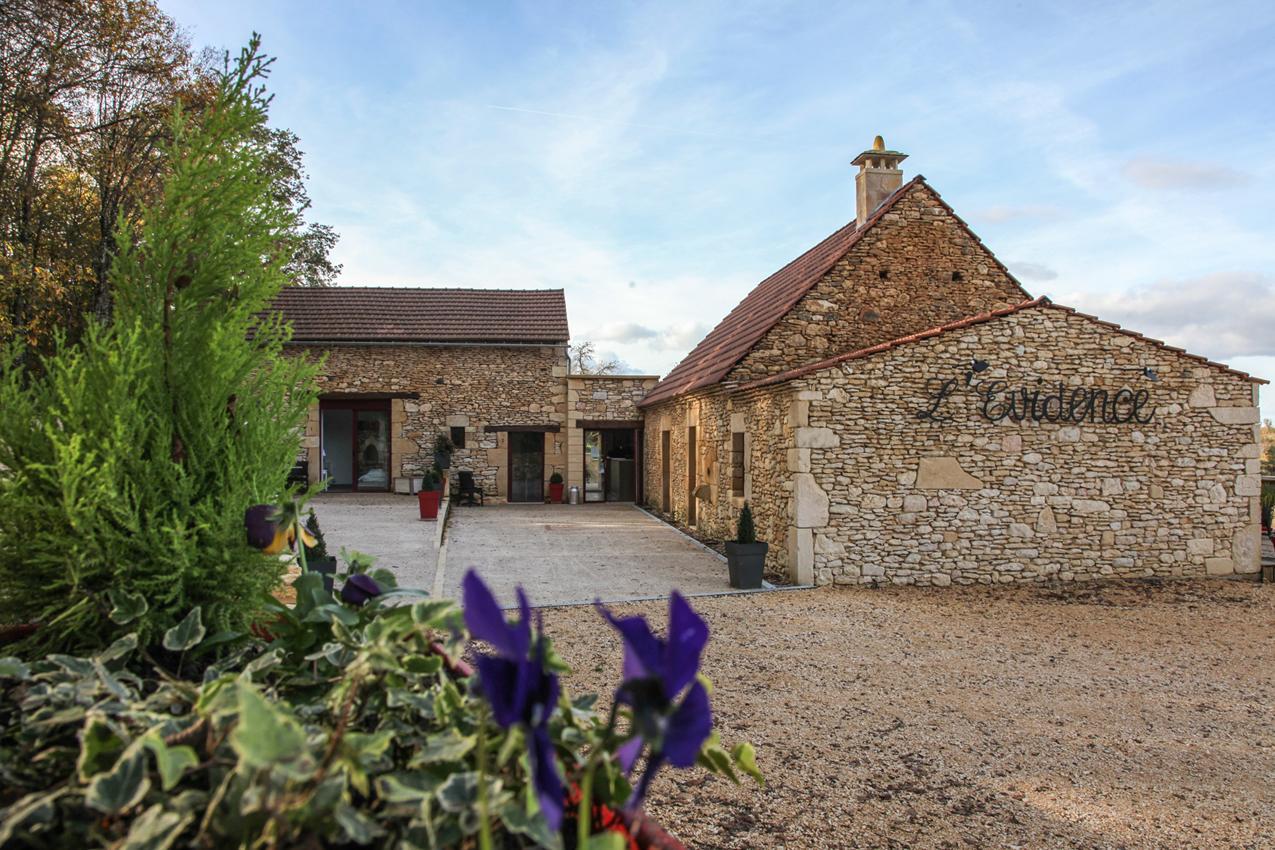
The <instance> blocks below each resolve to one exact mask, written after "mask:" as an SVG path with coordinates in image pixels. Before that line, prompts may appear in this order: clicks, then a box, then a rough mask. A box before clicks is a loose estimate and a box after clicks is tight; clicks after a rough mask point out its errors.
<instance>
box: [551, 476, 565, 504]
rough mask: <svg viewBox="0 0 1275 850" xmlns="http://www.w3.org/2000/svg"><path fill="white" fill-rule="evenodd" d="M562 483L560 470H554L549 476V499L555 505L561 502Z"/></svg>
mask: <svg viewBox="0 0 1275 850" xmlns="http://www.w3.org/2000/svg"><path fill="white" fill-rule="evenodd" d="M562 484H563V479H562V473H561V472H555V473H554V474H553V475H550V476H549V501H551V502H553V503H554V504H555V505H560V504H562V489H563V487H562Z"/></svg>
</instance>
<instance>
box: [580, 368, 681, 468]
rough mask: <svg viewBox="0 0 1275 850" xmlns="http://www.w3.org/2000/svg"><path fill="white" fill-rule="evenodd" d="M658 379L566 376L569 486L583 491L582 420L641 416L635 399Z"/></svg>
mask: <svg viewBox="0 0 1275 850" xmlns="http://www.w3.org/2000/svg"><path fill="white" fill-rule="evenodd" d="M658 382H659V377H657V376H655V375H571V376H570V377H568V378H567V430H566V446H567V449H566V451H567V458H566V469H565V470H561V471H562V472H563V473H564V475H565V477H566V483H567V486H568V487H571V486H572V485H575V486H577V487H579V488H580V492H581V493H583V492H584V431H583V430H582V429H581V428H580V423H581V422H585V421H599V420H601V421H607V422H634V421H639V420H641V419H642V411H641V410H639V409H638V406H637V403H638V402H639V401H641V400H642V398H643V397H644V396H645V395H646V394H647V393H648V392H650V390H651V387H653V386H655V385H656V383H658Z"/></svg>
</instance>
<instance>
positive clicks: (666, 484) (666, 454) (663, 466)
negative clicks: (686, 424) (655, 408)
mask: <svg viewBox="0 0 1275 850" xmlns="http://www.w3.org/2000/svg"><path fill="white" fill-rule="evenodd" d="M671 438H672V433H671V432H669V431H661V432H660V490H661V492H660V510H662V511H664V513H668V512H669V511H670V510H672V505H671V504H670V503H671V502H672V501H673V499H672V498H671V497H672V484H673V481H672V480H671V479H672V476H671V474H670V473H671V470H670V469H669V467H671V466H672V465H673V464H672V460H673V457H672V455H673V449H672V445H671V444H672V439H671Z"/></svg>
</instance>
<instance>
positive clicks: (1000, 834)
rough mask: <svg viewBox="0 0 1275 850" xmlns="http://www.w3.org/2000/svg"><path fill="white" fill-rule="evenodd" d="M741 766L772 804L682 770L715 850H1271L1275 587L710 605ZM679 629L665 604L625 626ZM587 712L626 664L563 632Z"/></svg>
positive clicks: (718, 702) (669, 796)
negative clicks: (744, 762) (750, 754)
mask: <svg viewBox="0 0 1275 850" xmlns="http://www.w3.org/2000/svg"><path fill="white" fill-rule="evenodd" d="M694 604H695V606H696V608H697V609H698V610H699V611H700V612H701V613H702V614H703V615H704V616H705V617H706V618H707V620H708V621H709V624H710V627H711V629H712V631H713V639H712V640H711V641H710V643H709V646H708V649H707V652H706V658H705V670H706V672H707V673H708V675H709V676H710V677H711V678H712V680H713V682H714V685H715V690H714V696H713V699H714V710H715V712H716V714H717V718H718V724H719V728H720V729H721V732H722V736H723V739H724V741H725V742H726V743H727V745H730V744H731V743H734V742H736V741H739V740H744V739H747V740H751V741H753V742H754V743H755V744H756V745H757V748H758V755H759V762H760V765H761V768H762V770H763V771H764V772H765V773H766V776H767V780H768V786H767V787H766V788H765V789H764V790H763V789H758V788H756V787H755V786H752V785H745V786H743V787H741V788H735V787H732V786H731V785H729V783H727V782H725V781H723V780H719V779H716V778H711V777H708V776H707V775H706V774H703V773H702V772H700V771H699V770H693V771H686V772H674V771H667V772H664V773H663V774H661V778H660V779H659V780H658V781H657V782H656V783H655V785H654V787H653V790H652V795H651V799H650V801H649V805H648V811H649V812H650V813H651V814H652V815H654V816H655V817H657V818H659V819H660V820H661V821H662V822H663V823H664V824H665V825H666V826H667V827H668V828H669V829H670V830H671V831H673V832H674V833H675V834H677V835H678V836H679V837H680V838H682V839H683V840H684V841H685V842H686V843H687V844H688V845H689V846H691V847H695V848H760V847H785V848H843V847H846V848H850V847H891V848H922V847H934V848H965V847H971V848H972V847H979V848H983V847H1004V848H1046V847H1049V848H1053V847H1082V848H1124V847H1129V848H1133V847H1138V848H1156V847H1192V848H1194V847H1245V848H1258V847H1272V846H1275V818H1273V817H1272V815H1273V814H1275V704H1273V703H1275V672H1273V662H1275V588H1272V587H1271V586H1270V585H1255V584H1241V583H1231V582H1221V581H1214V582H1173V583H1157V584H1148V583H1138V582H1132V583H1104V584H1101V585H1080V586H1069V587H1061V588H1050V587H1023V588H1008V589H1006V588H960V589H957V588H948V589H943V590H934V591H924V590H919V589H915V588H908V589H883V590H868V589H862V590H858V589H856V590H840V589H837V590H834V589H821V590H816V591H794V592H788V593H771V594H761V595H754V596H740V597H728V598H713V599H699V600H695V601H694ZM615 607H616V609H617V610H620V611H625V612H630V613H632V612H642V613H645V614H647V615H649V616H651V617H652V618H653V621H654V622H655V623H658V624H660V625H662V624H663V622H664V619H665V616H666V610H667V609H666V603H663V602H643V603H633V604H628V605H618V606H615ZM545 622H546V628H547V629H548V630H549V632H550V633H551V635H552V636H553V637H554V638H555V639H556V641H557V643H556V646H557V648H558V650H559V652H560V653H562V654H563V655H564V656H565V657H566V658H567V660H568V661H569V662H570V663H571V664H572V666H573V669H574V671H575V672H574V673H573V674H572V675H571V677H570V678H569V679H568V680H567V686H568V688H569V689H571V690H573V691H577V692H578V691H581V690H584V689H604V688H607V687H609V686H611V685H612V684H613V683H614V682H615V678H616V676H617V675H618V673H619V669H620V650H619V645H618V642H617V641H616V640H615V639H613V637H612V636H611V635H610V634H608V631H609V629H608V627H607V626H606V625H605V624H604V623H602V621H601V620H600V619H599V617H598V615H597V614H596V613H595V612H594V611H592V610H591V609H589V608H562V609H556V610H551V611H546V612H545Z"/></svg>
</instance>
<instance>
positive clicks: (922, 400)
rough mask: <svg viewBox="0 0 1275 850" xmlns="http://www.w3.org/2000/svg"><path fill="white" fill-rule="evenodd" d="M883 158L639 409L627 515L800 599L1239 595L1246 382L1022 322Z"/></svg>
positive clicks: (1082, 324) (997, 282)
mask: <svg viewBox="0 0 1275 850" xmlns="http://www.w3.org/2000/svg"><path fill="white" fill-rule="evenodd" d="M878 142H879V140H878ZM903 158H904V155H903V154H900V153H898V152H895V151H888V150H885V149H884V145H883V144H878V145H876V146H874V149H873V150H870V151H865V152H864V153H863V154H861V155H860V157H859V158H858V159H856V161H855V163H856V164H857V165H858V166H859V167H860V171H859V175H858V178H857V187H858V210H857V216H856V220H855V221H854V222H851V223H850V224H848V225H846V227H844V228H842V229H841V230H838V231H837V232H836V233H834V234H832V235H831V236H830V237H828V238H827V239H825V240H824V241H823V242H821V243H820V244H819V245H816V246H815V247H814V248H812V249H811V250H810V251H808V252H807V253H806V254H804V255H802V256H801V257H799V258H797V259H796V260H794V261H793V262H792V263H790V264H789V265H788V266H786V267H785V268H783V269H781V270H780V271H779V272H777V273H776V274H775V275H772V276H771V277H770V278H767V279H766V280H765V281H763V282H762V283H761V284H759V285H758V286H757V287H756V289H754V290H753V292H752V293H751V294H749V295H748V296H747V297H746V298H745V299H744V300H743V301H742V302H741V303H740V305H739V306H738V307H736V308H735V310H734V311H732V312H731V313H730V315H728V316H727V317H726V318H725V319H724V320H723V321H722V322H721V323H720V324H719V325H718V326H717V327H716V328H715V329H714V330H713V331H711V332H710V333H709V335H708V336H707V337H705V339H704V340H703V342H701V343H700V345H699V346H697V347H696V348H695V349H694V350H692V352H691V353H690V354H689V355H688V356H687V357H686V359H685V360H683V361H682V363H680V364H678V366H677V367H675V368H674V369H673V370H672V371H671V372H670V373H669V375H668V376H666V377H665V378H664V380H663V381H661V382H660V384H658V385H657V386H656V387H655V389H654V390H653V391H652V392H651V393H649V394H648V395H647V396H646V397H645V398H644V400H643V401H642V405H641V406H642V410H643V414H644V416H645V433H646V480H647V481H648V482H649V485H648V487H647V502H648V503H649V504H650V505H651V506H652V507H654V508H655V509H657V510H661V511H663V512H665V513H667V514H669V515H671V516H673V517H674V518H676V519H677V520H679V521H681V522H684V523H687V524H688V525H691V526H693V527H695V528H697V529H699V530H701V531H702V532H703V533H705V534H707V535H710V536H713V537H718V538H725V539H730V538H731V537H732V536H733V534H734V525H735V523H736V522H737V520H738V516H739V512H740V510H741V508H742V506H743V504H744V503H745V501H747V502H748V503H749V504H750V506H751V508H752V510H753V513H754V520H755V523H756V526H757V533H758V538H759V539H762V540H765V541H767V542H769V543H770V544H771V547H770V552H769V555H768V566H769V568H770V569H771V570H772V571H773V572H776V573H780V574H784V575H787V576H788V577H789V578H790V579H792V580H794V581H797V582H800V583H817V584H828V583H837V584H857V583H881V582H892V583H899V584H913V583H915V584H932V585H948V584H953V583H961V584H970V583H1004V582H1014V581H1038V580H1045V579H1062V580H1070V579H1085V578H1094V577H1100V576H1152V575H1157V576H1188V575H1199V576H1203V575H1231V574H1251V573H1256V572H1257V571H1258V569H1259V551H1260V550H1259V542H1260V541H1259V511H1260V508H1259V502H1258V494H1259V491H1260V478H1259V476H1258V473H1259V466H1260V461H1259V460H1258V455H1259V453H1260V447H1259V445H1258V431H1257V429H1258V407H1257V392H1258V384H1260V383H1262V382H1261V381H1259V380H1257V379H1254V378H1252V377H1250V376H1248V375H1245V374H1243V373H1241V372H1237V371H1235V370H1231V369H1228V368H1227V367H1225V366H1223V365H1222V364H1217V363H1212V362H1209V361H1207V360H1204V359H1202V358H1199V357H1194V356H1192V355H1189V354H1187V353H1185V352H1182V351H1181V350H1179V349H1175V348H1172V347H1170V346H1166V345H1164V344H1163V343H1160V342H1158V341H1156V340H1151V339H1148V338H1146V337H1143V336H1141V335H1139V334H1136V333H1133V332H1130V331H1126V330H1124V329H1122V328H1119V327H1118V326H1116V325H1113V324H1111V323H1108V322H1102V321H1100V320H1098V319H1096V318H1094V317H1091V316H1085V315H1083V314H1080V313H1077V312H1075V311H1073V310H1069V309H1067V308H1064V307H1061V306H1058V305H1054V304H1051V303H1050V302H1049V301H1048V300H1047V299H1032V298H1031V297H1030V296H1029V295H1028V293H1027V292H1025V291H1024V290H1023V288H1022V287H1021V285H1019V284H1018V282H1017V281H1016V280H1014V278H1013V277H1012V275H1010V274H1009V272H1008V270H1006V269H1005V267H1004V266H1003V265H1002V264H1001V263H999V262H998V261H997V260H996V258H995V257H994V256H993V255H992V254H991V252H990V251H989V250H988V249H987V248H986V247H985V246H984V245H983V244H982V243H981V241H979V239H978V238H977V237H976V236H975V235H974V234H973V233H972V232H971V231H970V230H969V228H968V227H967V226H966V225H965V224H964V222H962V221H961V220H960V218H959V217H957V215H956V214H955V212H953V211H952V210H951V208H950V207H948V206H947V205H946V204H945V203H944V202H943V200H942V199H941V198H940V197H939V196H938V194H937V193H936V192H934V190H933V189H931V188H930V187H929V186H928V185H927V184H926V183H925V181H924V179H923V178H920V177H917V178H916V179H914V180H912V181H910V182H908V183H906V184H905V183H904V182H903V180H902V175H901V172H900V170H899V168H898V166H899V163H900V162H901V161H902V160H903Z"/></svg>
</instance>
